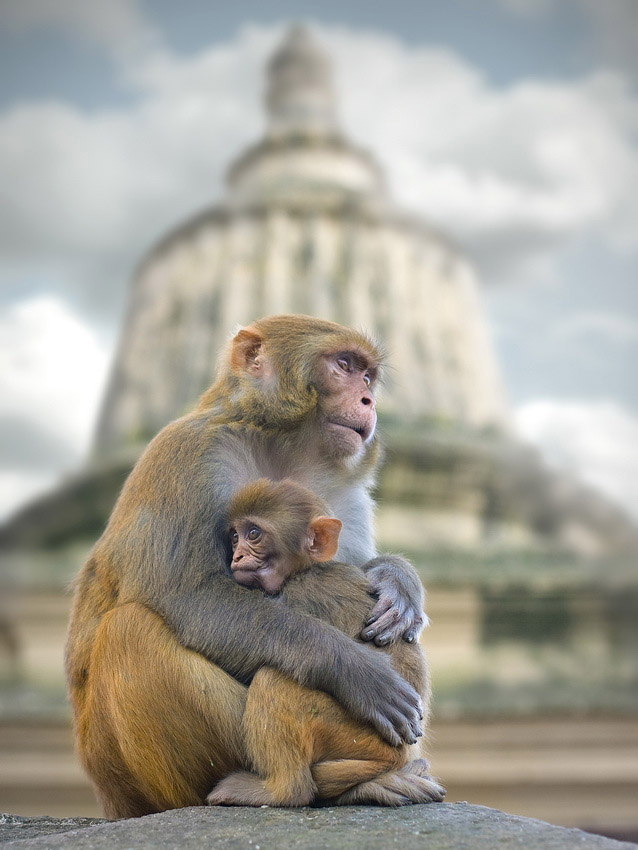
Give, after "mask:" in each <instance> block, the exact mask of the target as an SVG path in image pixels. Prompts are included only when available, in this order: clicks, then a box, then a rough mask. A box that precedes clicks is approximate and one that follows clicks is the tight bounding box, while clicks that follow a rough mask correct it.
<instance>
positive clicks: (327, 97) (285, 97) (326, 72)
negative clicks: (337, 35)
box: [265, 24, 337, 137]
mask: <svg viewBox="0 0 638 850" xmlns="http://www.w3.org/2000/svg"><path fill="white" fill-rule="evenodd" d="M265 101H266V111H267V115H268V135H269V136H271V137H273V136H274V137H281V136H287V135H294V134H304V135H305V134H310V135H321V136H323V135H332V134H334V133H335V132H336V131H337V122H336V103H335V94H334V89H333V85H332V69H331V66H330V60H329V58H328V56H327V55H326V53H325V52H324V51H323V50H322V49H321V48H320V47H319V46H318V45H317V43H316V42H315V40H314V39H313V37H312V35H311V33H310V32H309V31H308V29H307V28H306V27H304V26H302V25H301V24H294V25H293V26H292V27H291V28H290V29H289V30H288V33H287V34H286V36H285V38H284V41H283V43H282V45H281V47H279V49H278V50H277V51H276V52H275V53H274V55H273V57H272V59H271V60H270V62H269V64H268V81H267V88H266V97H265Z"/></svg>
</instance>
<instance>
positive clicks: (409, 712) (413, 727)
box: [395, 699, 423, 743]
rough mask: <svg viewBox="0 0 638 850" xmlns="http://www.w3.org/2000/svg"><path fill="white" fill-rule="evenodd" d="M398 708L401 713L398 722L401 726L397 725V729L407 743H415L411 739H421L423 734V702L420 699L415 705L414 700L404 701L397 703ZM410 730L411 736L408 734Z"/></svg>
mask: <svg viewBox="0 0 638 850" xmlns="http://www.w3.org/2000/svg"><path fill="white" fill-rule="evenodd" d="M397 708H398V710H399V712H400V717H399V720H398V724H399V725H395V728H396V729H397V731H398V732H399V734H401V736H402V737H403V739H404V740H405V741H406V742H407V743H414V741H412V740H409V738H411V737H414V738H415V739H416V738H420V737H421V735H422V734H423V729H422V726H421V720H422V719H423V710H422V707H421V701H420V699H419V700H418V702H417V703H416V705H415V702H414V701H412V700H402V701H401V702H398V703H397ZM408 728H409V730H410V734H408V733H407V732H406V729H408Z"/></svg>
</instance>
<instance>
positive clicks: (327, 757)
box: [208, 479, 445, 806]
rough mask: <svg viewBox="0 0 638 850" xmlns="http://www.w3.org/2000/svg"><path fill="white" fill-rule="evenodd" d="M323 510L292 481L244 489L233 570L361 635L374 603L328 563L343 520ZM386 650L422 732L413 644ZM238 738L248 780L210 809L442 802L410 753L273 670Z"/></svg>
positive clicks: (358, 579) (360, 581)
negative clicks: (412, 697) (321, 802)
mask: <svg viewBox="0 0 638 850" xmlns="http://www.w3.org/2000/svg"><path fill="white" fill-rule="evenodd" d="M326 511H327V507H326V506H325V505H324V504H323V503H322V502H321V500H320V499H318V498H317V497H316V496H315V495H314V494H313V493H311V492H310V491H309V490H307V489H306V488H305V487H302V486H300V485H299V484H296V483H295V482H293V481H285V480H284V481H279V482H272V481H268V480H266V479H260V480H259V481H255V482H253V483H252V484H248V485H247V486H246V487H244V488H242V489H241V490H240V491H239V492H238V493H237V494H236V496H235V497H234V498H233V500H232V501H231V504H230V508H229V517H230V520H229V522H230V537H231V543H232V548H233V558H232V563H231V570H232V573H233V577H234V579H235V581H237V582H239V583H240V584H243V585H245V586H246V587H250V588H261V589H262V590H264V591H266V592H267V593H269V594H277V593H280V599H281V600H282V602H284V603H285V604H286V605H287V606H289V607H291V608H293V609H294V610H296V611H299V612H300V613H303V614H309V615H310V616H313V617H318V618H320V619H322V620H325V621H326V622H329V623H331V624H332V625H333V626H335V627H336V628H338V629H340V630H341V631H344V632H345V633H346V634H349V635H350V636H351V637H352V638H357V636H358V634H359V631H360V629H361V622H362V621H363V620H364V619H365V617H366V616H367V615H368V613H369V611H370V608H371V606H372V601H371V599H370V595H369V593H368V583H367V581H366V578H365V575H364V573H363V571H362V570H361V569H360V568H359V567H355V566H351V565H348V564H340V563H336V562H334V561H332V558H334V556H335V554H336V552H337V548H338V543H339V532H340V530H341V522H340V521H339V520H338V519H334V518H331V517H328V516H325V514H326ZM329 561H330V562H331V563H325V562H329ZM378 651H379V652H383V651H384V650H383V649H379V650H378ZM387 651H388V654H389V656H390V658H391V659H392V662H393V664H394V667H395V668H396V669H397V670H398V672H399V673H401V675H402V676H403V677H404V678H405V679H406V680H407V681H408V682H410V684H411V685H412V686H413V687H414V688H415V689H416V690H417V692H418V693H420V694H421V697H422V700H423V705H424V713H425V716H424V724H426V723H427V708H428V704H429V696H430V688H429V677H428V671H427V665H426V662H425V657H424V655H423V653H422V651H421V649H420V647H419V645H418V644H417V643H412V644H409V643H405V642H404V641H400V642H398V643H396V644H393V645H392V646H391V647H389V648H388V650H387ZM243 732H244V736H245V740H246V747H247V754H248V758H249V761H250V763H251V764H252V767H253V770H254V771H255V772H254V773H247V772H245V771H238V772H236V773H232V774H231V775H230V776H228V777H226V778H225V779H222V780H221V782H220V783H219V784H218V785H217V786H216V788H215V789H214V790H213V791H212V793H211V794H210V795H209V797H208V802H209V803H211V804H213V805H214V804H225V805H238V806H240V805H244V806H262V805H272V806H277V805H278V806H304V805H307V804H308V803H310V802H312V801H313V800H314V799H315V798H322V799H332V800H333V802H335V803H338V804H339V803H343V804H345V803H355V802H356V803H366V802H376V803H385V804H386V805H390V806H398V805H404V804H406V803H429V802H433V801H437V802H438V801H441V800H442V799H443V797H444V795H445V791H444V789H443V788H441V786H440V785H439V784H438V783H437V782H436V781H435V780H434V779H433V778H432V777H431V776H429V775H428V764H427V762H426V761H425V759H423V758H418V756H419V755H421V753H419V752H418V750H419V746H418V745H413V746H412V747H408V746H406V745H402V746H401V747H392V746H390V745H389V744H387V743H386V742H385V741H383V740H382V739H381V738H380V737H379V736H378V735H377V734H376V732H375V731H374V730H373V729H372V728H371V727H370V726H367V725H365V726H364V725H362V724H361V723H357V722H356V721H354V720H353V719H352V718H351V717H350V716H349V715H348V714H347V713H346V712H345V711H344V710H343V709H342V708H341V706H339V704H338V703H336V702H335V701H334V700H333V699H332V698H331V697H329V696H328V695H327V694H324V693H321V692H320V691H311V690H308V689H307V688H304V687H302V686H301V685H298V684H297V683H296V682H293V681H292V679H290V678H288V677H287V676H284V675H283V674H282V673H279V672H278V671H276V670H273V669H272V668H269V667H265V668H263V669H261V670H259V672H258V673H257V674H256V675H255V678H254V679H253V681H252V684H251V686H250V688H249V689H248V699H247V702H246V710H245V712H244V717H243ZM415 749H416V750H417V752H414V750H415ZM410 756H415V758H414V760H413V761H410ZM371 780H374V782H373V783H372V794H371V795H370V797H368V796H367V793H368V788H369V787H370V781H371ZM380 787H383V788H385V791H386V794H385V796H383V795H382V794H381V793H380V792H379V788H380Z"/></svg>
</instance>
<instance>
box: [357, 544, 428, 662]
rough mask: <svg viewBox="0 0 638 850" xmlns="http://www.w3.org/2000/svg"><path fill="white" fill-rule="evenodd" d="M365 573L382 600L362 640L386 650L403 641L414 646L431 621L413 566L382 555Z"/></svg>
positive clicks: (365, 628)
mask: <svg viewBox="0 0 638 850" xmlns="http://www.w3.org/2000/svg"><path fill="white" fill-rule="evenodd" d="M363 569H364V570H365V572H366V575H367V577H368V581H369V582H370V589H371V591H372V593H374V595H375V596H377V597H378V598H377V603H376V605H375V606H374V608H373V609H372V611H371V612H370V614H369V616H368V617H367V619H366V622H365V624H364V627H363V630H362V632H361V638H362V640H374V642H375V643H376V644H377V646H385V645H387V644H389V643H393V642H394V641H396V640H398V639H399V638H400V637H403V640H405V641H407V642H408V643H413V642H414V641H415V640H416V639H417V638H418V636H419V633H420V632H421V629H423V627H424V626H427V624H428V618H427V616H426V615H425V614H424V613H423V603H424V595H425V594H424V592H423V586H422V584H421V581H420V579H419V577H418V575H417V573H416V570H415V569H414V567H413V566H412V564H410V563H409V561H406V560H405V558H402V557H401V556H400V555H379V556H378V557H377V558H373V559H372V560H371V561H368V563H367V564H365V565H364V567H363Z"/></svg>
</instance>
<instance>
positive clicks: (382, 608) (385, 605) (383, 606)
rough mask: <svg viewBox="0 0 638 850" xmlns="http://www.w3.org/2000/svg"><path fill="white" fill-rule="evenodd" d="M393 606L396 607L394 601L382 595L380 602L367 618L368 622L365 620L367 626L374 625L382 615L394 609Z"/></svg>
mask: <svg viewBox="0 0 638 850" xmlns="http://www.w3.org/2000/svg"><path fill="white" fill-rule="evenodd" d="M393 605H394V600H393V599H392V598H391V597H389V596H384V595H381V596H380V597H379V601H378V602H377V603H376V604H375V606H374V608H373V609H372V610H371V611H370V613H369V614H368V616H367V617H366V620H365V622H366V626H367V625H370V623H373V622H374V621H375V620H377V619H378V618H379V617H380V616H381V615H382V614H385V612H386V611H387V610H388V609H389V608H392V606H393Z"/></svg>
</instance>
